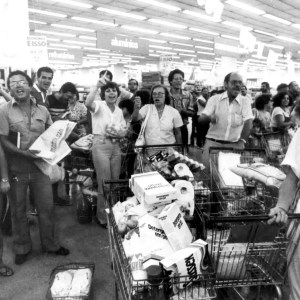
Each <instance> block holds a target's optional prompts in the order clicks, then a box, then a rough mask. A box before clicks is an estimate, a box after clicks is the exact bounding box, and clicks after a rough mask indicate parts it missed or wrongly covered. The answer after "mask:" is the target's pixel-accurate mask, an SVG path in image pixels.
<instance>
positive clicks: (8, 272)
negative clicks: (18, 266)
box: [0, 265, 14, 277]
mask: <svg viewBox="0 0 300 300" xmlns="http://www.w3.org/2000/svg"><path fill="white" fill-rule="evenodd" d="M12 275H14V271H13V270H12V269H11V268H10V267H8V266H5V265H3V266H0V276H3V277H9V276H12Z"/></svg>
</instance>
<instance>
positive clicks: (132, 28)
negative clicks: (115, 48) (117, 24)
mask: <svg viewBox="0 0 300 300" xmlns="http://www.w3.org/2000/svg"><path fill="white" fill-rule="evenodd" d="M121 28H124V29H128V30H133V31H137V32H141V33H149V34H157V33H158V31H155V30H150V29H145V28H141V27H135V26H128V25H122V26H121Z"/></svg>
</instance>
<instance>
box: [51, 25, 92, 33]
mask: <svg viewBox="0 0 300 300" xmlns="http://www.w3.org/2000/svg"><path fill="white" fill-rule="evenodd" d="M51 26H52V27H58V28H65V29H70V30H78V31H86V32H95V30H93V29H87V28H84V27H76V26H69V25H61V24H51Z"/></svg>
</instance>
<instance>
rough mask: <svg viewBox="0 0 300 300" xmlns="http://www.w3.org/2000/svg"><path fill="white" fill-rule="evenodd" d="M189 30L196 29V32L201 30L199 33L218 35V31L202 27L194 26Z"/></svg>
mask: <svg viewBox="0 0 300 300" xmlns="http://www.w3.org/2000/svg"><path fill="white" fill-rule="evenodd" d="M189 30H192V31H197V32H201V33H206V34H211V35H219V33H218V32H215V31H208V30H204V29H200V28H195V27H190V28H189ZM194 40H195V39H194Z"/></svg>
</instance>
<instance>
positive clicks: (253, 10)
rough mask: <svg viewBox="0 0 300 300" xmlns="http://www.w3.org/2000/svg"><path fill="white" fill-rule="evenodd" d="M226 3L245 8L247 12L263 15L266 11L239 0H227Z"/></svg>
mask: <svg viewBox="0 0 300 300" xmlns="http://www.w3.org/2000/svg"><path fill="white" fill-rule="evenodd" d="M226 3H227V4H230V5H232V6H235V7H238V8H242V9H243V10H246V11H248V12H251V13H254V14H257V15H263V14H265V13H266V12H265V11H263V10H261V9H258V8H256V7H253V6H251V5H248V4H245V3H243V2H240V1H236V0H228V1H226Z"/></svg>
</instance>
